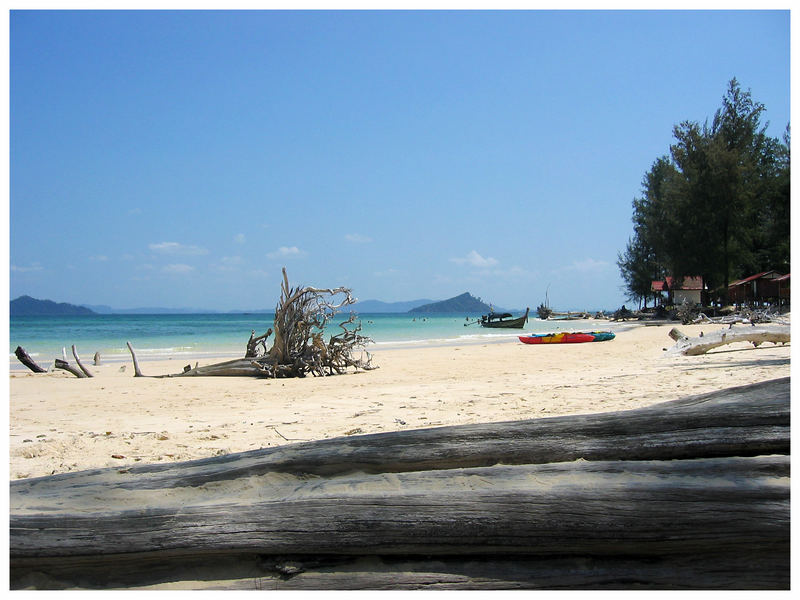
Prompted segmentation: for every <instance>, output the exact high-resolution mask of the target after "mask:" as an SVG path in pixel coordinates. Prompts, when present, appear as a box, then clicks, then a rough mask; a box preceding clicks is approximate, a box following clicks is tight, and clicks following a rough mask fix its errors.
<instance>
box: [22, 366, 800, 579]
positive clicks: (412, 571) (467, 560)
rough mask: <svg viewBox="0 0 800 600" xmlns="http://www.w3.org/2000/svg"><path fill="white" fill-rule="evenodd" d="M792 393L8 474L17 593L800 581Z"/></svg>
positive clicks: (758, 387)
mask: <svg viewBox="0 0 800 600" xmlns="http://www.w3.org/2000/svg"><path fill="white" fill-rule="evenodd" d="M789 387H790V386H789V379H788V378H785V379H779V380H775V381H769V382H764V383H760V384H755V385H749V386H743V387H738V388H731V389H728V390H724V391H721V392H716V393H711V394H704V395H700V396H694V397H689V398H684V399H681V400H675V401H671V402H665V403H662V404H659V405H655V406H651V407H647V408H642V409H637V410H631V411H623V412H614V413H601V414H594V415H575V416H564V417H554V418H548V419H536V420H528V421H516V422H507V423H492V424H482V425H462V426H454V427H440V428H431V429H422V430H406V431H399V432H392V433H383V434H372V435H364V436H350V437H342V438H336V439H331V440H322V441H317V442H308V443H298V444H290V445H287V446H282V447H278V448H274V449H264V450H256V451H251V452H244V453H239V454H230V455H226V456H220V457H213V458H208V459H202V460H196V461H191V462H186V463H176V464H168V465H162V464H154V465H138V466H130V467H126V468H124V469H119V468H110V469H97V470H92V471H84V472H79V473H66V474H61V475H53V476H50V477H43V478H37V479H29V480H19V481H13V482H11V491H10V575H11V587H12V588H13V589H19V588H66V587H77V588H110V587H114V588H118V587H119V588H135V587H144V586H152V585H156V586H158V585H161V586H167V585H168V586H172V587H180V586H184V587H186V588H192V589H203V588H205V589H514V588H517V589H537V588H539V589H542V588H544V589H570V588H571V589H681V588H682V589H789V582H790V577H789V575H790V561H789V550H790V511H789V507H790V503H789V492H790V485H789V467H790V457H789V448H790V410H789V400H790V397H789Z"/></svg>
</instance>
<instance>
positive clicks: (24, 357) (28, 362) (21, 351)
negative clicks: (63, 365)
mask: <svg viewBox="0 0 800 600" xmlns="http://www.w3.org/2000/svg"><path fill="white" fill-rule="evenodd" d="M14 354H15V355H16V357H17V358H18V359H19V362H21V363H22V364H23V365H25V366H26V367H28V368H29V369H30V370H31V371H33V372H34V373H47V369H43V368H42V367H40V366H39V365H37V364H36V362H34V360H33V359H32V358H31V357H30V356H29V355H28V353H27V352H25V348H23V347H22V346H17V349H16V350H14Z"/></svg>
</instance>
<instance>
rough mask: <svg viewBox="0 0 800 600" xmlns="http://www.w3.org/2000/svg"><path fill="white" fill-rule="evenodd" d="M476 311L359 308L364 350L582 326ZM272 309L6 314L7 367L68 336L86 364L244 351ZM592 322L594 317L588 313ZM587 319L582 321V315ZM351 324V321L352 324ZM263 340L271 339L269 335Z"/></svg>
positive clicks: (44, 354)
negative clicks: (508, 320) (501, 324)
mask: <svg viewBox="0 0 800 600" xmlns="http://www.w3.org/2000/svg"><path fill="white" fill-rule="evenodd" d="M347 317H348V313H341V314H337V315H336V316H335V318H334V319H333V320H332V321H331V322H330V323H329V324H328V327H326V331H325V335H326V337H327V336H330V335H336V334H338V333H340V332H341V329H340V327H339V323H341V322H343V321H345V320H346V319H347ZM479 318H480V315H470V314H461V313H446V314H409V313H362V314H358V315H357V321H356V322H358V321H360V322H361V326H362V330H361V333H362V335H365V336H367V337H369V338H371V339H372V340H373V341H372V343H369V344H368V345H367V346H366V348H365V349H366V350H367V351H370V352H371V351H376V350H379V349H392V348H398V347H406V346H409V345H414V344H442V345H451V344H457V343H470V342H479V341H482V340H483V341H492V340H502V339H510V338H514V337H515V336H518V335H522V334H524V333H543V332H546V331H564V330H570V329H575V328H581V325H580V324H581V323H583V322H584V321H582V320H579V321H557V320H549V321H542V320H540V319H538V318H535V317H531V318H530V319H529V320H528V323H527V324H526V325H525V327H524V328H523V329H487V328H483V327H481V326H480V325H479V324H477V322H476V320H477V319H479ZM273 319H274V313H258V314H255V313H235V314H231V313H198V314H153V315H141V314H122V315H121V314H111V315H101V314H95V315H81V316H36V317H33V316H26V317H11V318H10V321H9V361H10V366H11V368H12V369H13V370H16V369H17V368H22V369H24V368H25V367H24V366H23V365H22V364H21V363H20V362H19V361H18V360H17V358H16V356H15V355H14V351H15V349H16V348H17V346H22V347H23V348H24V349H25V351H26V352H27V353H28V354H29V355H30V356H31V358H33V359H34V360H35V361H36V362H38V363H39V364H40V365H41V366H43V367H45V368H47V367H49V366H51V365H52V363H53V361H54V360H55V359H56V358H61V357H62V353H63V352H64V351H66V354H67V359H68V360H73V359H72V351H71V346H72V345H73V344H74V345H75V347H76V350H77V352H78V355H79V356H80V357H81V360H82V361H84V362H86V363H87V364H91V360H92V358H93V357H94V355H95V353H96V352H99V353H100V358H101V361H102V362H123V361H129V360H130V353H129V352H128V348H127V346H126V342H130V343H131V345H132V346H133V348H134V350H135V351H136V356H137V358H138V359H139V360H141V361H148V360H165V359H169V358H176V359H177V358H180V359H184V360H189V359H192V360H202V359H203V358H204V357H228V356H229V357H232V358H233V357H237V356H239V357H240V356H244V351H245V347H246V345H247V341H248V340H249V338H250V332H251V331H253V330H254V331H255V332H256V335H261V334H263V333H264V332H266V330H267V329H268V328H270V327H272V324H273ZM589 322H590V323H594V321H593V320H589ZM587 324H588V323H587ZM352 327H353V326H352V325H351V326H349V328H351V329H352ZM268 343H269V342H268Z"/></svg>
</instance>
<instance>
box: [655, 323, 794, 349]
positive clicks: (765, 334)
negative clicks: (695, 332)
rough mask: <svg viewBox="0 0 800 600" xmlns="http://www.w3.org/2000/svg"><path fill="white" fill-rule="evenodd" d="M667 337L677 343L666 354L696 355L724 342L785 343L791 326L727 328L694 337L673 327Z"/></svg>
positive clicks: (758, 344) (788, 338)
mask: <svg viewBox="0 0 800 600" xmlns="http://www.w3.org/2000/svg"><path fill="white" fill-rule="evenodd" d="M669 337H671V338H672V339H673V340H675V341H676V342H677V344H675V345H674V346H673V347H672V348H670V349H669V350H668V351H667V353H668V354H684V355H686V356H697V355H700V354H705V353H706V352H708V351H709V350H713V349H714V348H719V347H720V346H724V345H726V344H735V343H737V342H749V343H751V344H753V346H756V347H758V346H760V345H761V344H763V343H764V342H772V343H773V344H786V343H789V342H790V341H791V328H790V327H788V326H780V327H770V328H755V327H747V328H744V329H727V330H718V331H713V332H711V333H708V334H703V335H701V336H700V337H696V338H690V337H688V336H687V335H685V334H684V333H682V332H680V331H679V330H678V329H674V328H673V329H672V330H670V332H669Z"/></svg>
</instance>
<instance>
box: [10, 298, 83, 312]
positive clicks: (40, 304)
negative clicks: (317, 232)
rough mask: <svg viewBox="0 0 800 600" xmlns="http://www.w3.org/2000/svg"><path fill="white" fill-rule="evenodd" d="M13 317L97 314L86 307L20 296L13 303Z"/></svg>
mask: <svg viewBox="0 0 800 600" xmlns="http://www.w3.org/2000/svg"><path fill="white" fill-rule="evenodd" d="M9 314H10V315H11V316H12V317H43V316H49V315H54V316H67V317H71V316H76V315H95V314H97V313H96V312H94V311H93V310H91V309H88V308H86V307H85V306H75V305H74V304H67V303H66V302H60V303H56V302H53V301H52V300H37V299H36V298H31V297H30V296H20V297H19V298H17V299H16V300H12V301H11V310H10V313H9Z"/></svg>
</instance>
